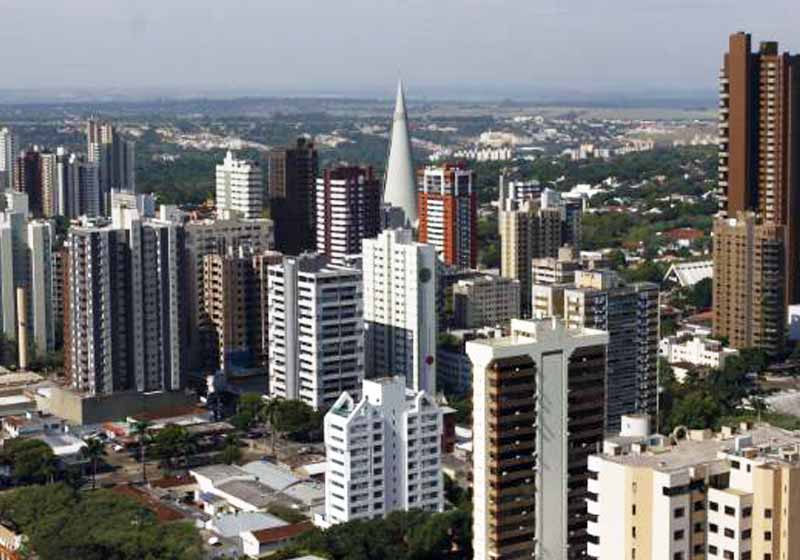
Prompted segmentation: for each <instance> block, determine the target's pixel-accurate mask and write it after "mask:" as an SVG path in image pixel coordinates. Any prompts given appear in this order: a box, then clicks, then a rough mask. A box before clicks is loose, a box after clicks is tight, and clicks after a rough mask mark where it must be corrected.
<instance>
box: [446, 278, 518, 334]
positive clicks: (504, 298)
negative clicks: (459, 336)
mask: <svg viewBox="0 0 800 560" xmlns="http://www.w3.org/2000/svg"><path fill="white" fill-rule="evenodd" d="M519 307H520V291H519V281H518V280H512V279H510V278H503V277H502V276H495V275H492V274H484V275H482V276H478V277H476V278H467V279H464V280H459V281H458V282H457V283H456V284H455V285H454V286H453V308H454V313H455V326H456V328H460V329H475V328H479V327H491V326H496V325H500V324H503V323H508V322H509V321H510V320H511V319H519V316H520V315H519Z"/></svg>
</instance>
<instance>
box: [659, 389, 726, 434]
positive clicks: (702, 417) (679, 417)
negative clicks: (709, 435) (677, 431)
mask: <svg viewBox="0 0 800 560" xmlns="http://www.w3.org/2000/svg"><path fill="white" fill-rule="evenodd" d="M721 416H722V410H721V408H720V406H719V404H718V403H717V401H716V400H715V399H714V398H713V397H712V396H711V395H709V394H702V393H691V394H690V395H688V396H687V397H686V398H684V399H681V400H680V401H678V402H677V403H676V404H675V407H674V408H673V410H672V415H671V423H672V427H673V428H674V427H676V426H686V427H687V428H689V429H691V430H695V429H696V430H702V429H705V428H714V427H716V426H717V424H718V423H719V419H720V417H721Z"/></svg>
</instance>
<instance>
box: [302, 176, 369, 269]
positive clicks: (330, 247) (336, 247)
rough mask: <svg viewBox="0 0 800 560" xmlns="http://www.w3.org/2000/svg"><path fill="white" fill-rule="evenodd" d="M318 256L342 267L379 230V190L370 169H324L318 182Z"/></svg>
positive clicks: (359, 251)
mask: <svg viewBox="0 0 800 560" xmlns="http://www.w3.org/2000/svg"><path fill="white" fill-rule="evenodd" d="M316 203H317V219H316V227H317V253H320V254H322V255H327V256H328V257H329V258H330V259H331V261H332V262H334V263H337V264H343V263H344V260H345V257H346V256H347V255H353V254H358V253H361V243H362V240H364V239H369V238H372V237H375V236H376V235H378V232H379V231H380V229H381V190H380V182H379V181H378V179H377V178H375V176H374V174H373V171H372V168H371V167H335V168H333V169H326V170H325V172H324V173H323V176H322V177H321V178H319V179H317V194H316Z"/></svg>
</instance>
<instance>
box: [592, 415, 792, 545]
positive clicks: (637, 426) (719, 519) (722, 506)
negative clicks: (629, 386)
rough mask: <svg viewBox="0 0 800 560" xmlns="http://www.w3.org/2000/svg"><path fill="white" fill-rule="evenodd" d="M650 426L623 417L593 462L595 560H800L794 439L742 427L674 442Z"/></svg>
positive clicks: (764, 427) (643, 420)
mask: <svg viewBox="0 0 800 560" xmlns="http://www.w3.org/2000/svg"><path fill="white" fill-rule="evenodd" d="M648 424H649V421H648V420H647V419H646V418H629V419H626V421H625V422H624V423H623V428H624V429H623V432H622V433H620V435H619V436H614V437H611V438H609V439H607V440H606V441H605V442H604V444H603V451H602V453H598V454H596V455H592V456H591V457H589V501H588V511H589V514H590V516H591V521H590V523H589V526H588V532H589V535H590V536H589V547H588V557H589V558H593V559H595V560H637V559H641V558H648V559H651V560H675V559H676V558H683V559H686V560H688V559H701V558H702V559H706V558H707V559H709V560H715V559H717V558H721V559H724V558H733V559H735V560H740V559H741V560H746V559H748V558H749V559H753V560H755V559H759V560H762V559H778V558H785V559H786V560H795V559H797V558H800V542H798V539H800V521H799V520H800V517H798V513H797V512H798V508H800V438H798V437H797V435H796V434H795V433H793V432H788V431H785V430H781V429H778V428H773V427H771V426H769V425H766V424H760V425H758V426H756V427H753V426H749V425H747V424H744V425H742V426H740V428H739V430H738V432H737V430H735V429H732V428H730V427H723V430H722V432H720V433H718V434H712V433H711V431H710V430H690V431H689V432H688V437H687V438H686V439H682V440H677V441H676V440H675V439H674V438H673V437H672V436H662V435H658V434H656V435H647V434H648V432H647V427H648ZM626 426H627V427H626Z"/></svg>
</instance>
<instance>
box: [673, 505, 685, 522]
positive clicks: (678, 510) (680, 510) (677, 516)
mask: <svg viewBox="0 0 800 560" xmlns="http://www.w3.org/2000/svg"><path fill="white" fill-rule="evenodd" d="M674 515H675V519H680V518H681V517H683V516H684V515H686V508H682V507H679V508H675V511H674Z"/></svg>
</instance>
